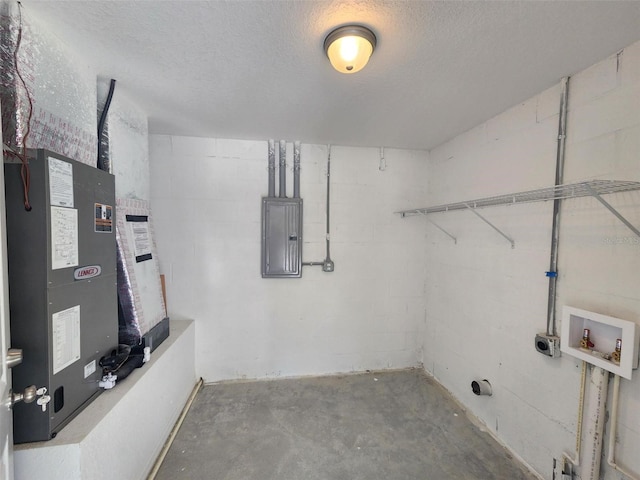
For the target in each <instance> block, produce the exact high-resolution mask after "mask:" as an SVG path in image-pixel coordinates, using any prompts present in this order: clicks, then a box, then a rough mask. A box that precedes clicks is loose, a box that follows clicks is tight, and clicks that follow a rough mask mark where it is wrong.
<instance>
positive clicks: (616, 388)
mask: <svg viewBox="0 0 640 480" xmlns="http://www.w3.org/2000/svg"><path fill="white" fill-rule="evenodd" d="M619 398H620V375H614V377H613V398H612V399H611V402H612V405H611V428H610V432H609V455H608V456H607V463H608V464H609V465H610V466H611V467H613V468H614V469H615V470H616V471H618V472H620V473H622V474H623V475H626V476H627V477H629V478H630V479H631V480H640V479H639V478H638V477H637V476H635V475H633V474H632V473H630V472H628V471H627V470H625V469H624V468H622V467H621V466H620V465H618V464H617V463H616V461H615V458H616V433H617V430H618V400H619Z"/></svg>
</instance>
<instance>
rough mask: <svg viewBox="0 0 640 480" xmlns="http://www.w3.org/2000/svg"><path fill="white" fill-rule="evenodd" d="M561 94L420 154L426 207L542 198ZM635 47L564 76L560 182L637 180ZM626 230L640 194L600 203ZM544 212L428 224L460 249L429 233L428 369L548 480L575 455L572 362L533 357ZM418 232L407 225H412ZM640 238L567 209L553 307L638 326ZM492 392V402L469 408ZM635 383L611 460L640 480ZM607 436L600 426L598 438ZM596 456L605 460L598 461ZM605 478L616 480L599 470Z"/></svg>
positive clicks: (587, 210) (549, 93) (590, 207)
mask: <svg viewBox="0 0 640 480" xmlns="http://www.w3.org/2000/svg"><path fill="white" fill-rule="evenodd" d="M559 101H560V86H559V85H556V86H553V87H552V88H550V89H548V90H546V91H544V92H542V93H541V94H539V95H537V96H535V97H533V98H531V99H529V100H527V101H525V102H523V103H521V104H520V105H517V106H515V107H513V108H512V109H510V110H508V111H506V112H504V113H502V114H500V115H498V116H497V117H495V118H493V119H491V120H489V121H487V122H485V123H483V124H481V125H479V126H477V127H476V128H474V129H472V130H470V131H468V132H466V133H464V134H462V135H459V136H458V137H456V138H454V139H452V140H451V141H449V142H447V143H445V144H443V145H441V146H439V147H437V148H435V149H433V150H432V151H431V152H430V158H429V169H428V173H429V175H428V195H427V198H428V202H427V203H428V204H440V203H447V202H452V201H461V200H469V199H473V198H480V197H485V196H492V195H497V194H503V193H509V192H517V191H523V190H529V189H534V188H538V187H545V186H551V185H553V182H554V174H555V149H556V137H557V124H558V109H559ZM639 138H640V43H636V44H634V45H631V46H629V47H628V48H626V49H624V50H623V51H622V52H620V53H619V54H618V55H614V56H612V57H610V58H607V59H605V60H603V61H602V62H600V63H598V64H596V65H594V66H593V67H591V68H589V69H587V70H585V71H583V72H580V73H578V74H576V75H573V76H572V78H571V82H570V94H569V113H568V131H567V146H566V160H565V162H566V163H565V176H564V179H565V183H570V182H576V181H580V180H585V179H596V178H598V179H599V178H603V179H616V180H634V181H640V161H639V160H640V157H639V155H640V140H638V139H639ZM606 199H607V200H608V201H610V203H612V204H613V205H614V206H615V207H616V208H618V209H619V211H620V212H621V213H623V214H624V215H625V216H627V218H628V220H630V221H631V222H632V223H633V224H635V225H636V226H639V225H640V192H637V191H636V192H630V193H624V194H615V195H609V196H607V198H606ZM551 211H552V203H551V202H546V203H537V204H529V205H519V206H509V207H504V206H503V207H493V208H489V209H484V210H482V212H481V213H482V214H483V215H484V216H486V217H487V219H488V220H490V221H491V222H492V223H494V224H495V225H496V226H499V227H500V228H501V229H503V230H504V231H505V233H507V234H508V235H510V236H511V237H512V238H514V240H515V242H516V246H515V249H511V248H510V245H509V243H508V242H507V241H506V240H505V239H503V238H502V237H501V236H500V235H498V234H497V233H496V232H495V231H493V230H492V229H491V228H490V227H489V226H488V225H486V224H484V223H483V222H482V221H480V220H479V219H478V218H476V217H475V216H474V215H473V214H472V213H471V212H451V213H447V214H442V215H440V214H438V215H434V216H432V217H431V218H432V219H433V220H434V221H436V222H437V223H438V224H439V225H441V226H442V227H444V228H446V229H447V230H448V231H450V232H451V233H453V234H454V235H455V236H457V237H458V242H457V245H456V244H454V243H453V241H451V240H450V239H449V238H448V237H446V236H445V235H443V234H442V233H441V232H439V231H438V230H437V229H435V228H432V227H429V228H428V230H427V238H428V241H427V244H428V247H427V254H426V256H427V265H428V269H429V271H428V274H427V283H426V303H427V322H426V330H425V337H424V338H425V340H424V364H425V368H426V369H427V371H429V372H431V373H432V374H433V375H434V376H435V377H436V378H437V379H438V380H439V381H440V382H442V383H443V384H444V386H445V387H446V388H448V389H449V390H450V391H452V392H453V394H454V395H455V396H456V397H458V398H459V399H460V400H461V401H462V402H463V403H464V404H465V405H466V406H467V407H468V408H469V409H470V411H471V412H473V413H474V414H475V415H477V416H478V417H479V418H480V419H481V420H482V421H483V422H484V423H486V425H487V428H488V429H490V430H491V431H492V432H493V433H494V434H495V435H496V436H497V437H499V438H500V439H501V440H502V441H503V442H504V443H505V444H507V445H508V446H509V447H510V448H511V449H512V450H513V451H514V452H515V453H516V454H517V455H519V456H520V457H521V458H522V459H524V461H525V462H527V463H528V464H529V465H531V466H532V467H533V468H534V469H535V470H536V471H538V472H539V473H540V474H541V475H543V477H544V478H549V479H550V478H552V461H553V458H560V455H561V453H562V451H563V450H566V451H568V452H573V450H574V445H575V432H576V422H577V405H578V394H579V377H580V369H581V363H580V362H579V361H577V360H574V359H573V358H572V357H570V356H567V355H563V356H562V358H560V359H555V360H554V359H550V358H548V357H544V356H542V355H541V354H539V353H537V352H536V351H535V349H534V336H535V334H536V333H537V332H541V331H544V330H545V327H546V309H547V289H548V280H547V278H546V277H545V271H546V270H548V268H549V253H550V242H551ZM408 220H409V221H415V220H416V219H415V218H414V219H408ZM639 254H640V239H639V238H637V237H636V236H635V235H634V234H633V233H632V232H631V231H630V230H628V229H627V228H626V227H625V226H624V225H622V223H620V222H619V220H617V219H616V218H615V217H614V216H613V215H611V213H609V212H608V211H607V210H606V209H605V208H604V207H602V206H601V205H600V204H599V203H598V202H597V201H596V200H595V199H592V198H580V199H572V200H567V201H565V202H564V203H563V207H562V217H561V233H560V250H559V258H560V262H559V268H558V271H559V278H558V297H557V298H558V300H557V304H558V307H559V313H558V318H559V323H558V331H560V319H561V308H562V305H565V304H566V305H571V306H575V307H579V308H584V309H587V310H592V311H595V312H599V313H603V314H607V315H612V316H616V317H619V318H623V319H626V320H630V321H634V322H636V323H639V324H640V291H639V290H638V288H637V286H638V284H639V281H640V255H639ZM484 378H486V379H488V380H489V381H490V382H491V384H492V386H493V391H494V395H493V396H492V397H477V396H475V395H473V393H472V392H471V388H470V383H471V381H472V380H474V379H484ZM639 399H640V374H639V373H638V372H637V371H636V372H635V373H634V378H633V380H632V381H625V380H623V381H622V389H621V402H620V419H619V427H618V428H619V433H618V441H619V444H618V451H617V455H616V456H617V457H618V458H619V459H620V462H621V463H623V464H626V466H627V467H628V468H629V469H631V470H633V471H635V472H640V458H638V456H637V455H634V453H633V452H637V451H638V448H639V447H640V418H639V417H638V415H637V411H638V409H639V408H640V400H639ZM609 429H610V424H609V423H608V424H607V426H606V432H605V435H607V434H608V433H607V432H608V431H609ZM605 450H606V448H605ZM602 471H603V477H601V478H605V479H611V480H613V479H618V478H620V474H619V473H615V472H614V471H613V470H612V469H611V468H610V467H609V466H607V465H606V461H604V462H603V467H602Z"/></svg>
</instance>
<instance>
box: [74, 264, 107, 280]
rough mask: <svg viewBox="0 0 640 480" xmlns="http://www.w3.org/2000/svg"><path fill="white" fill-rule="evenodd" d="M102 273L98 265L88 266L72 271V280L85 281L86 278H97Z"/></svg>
mask: <svg viewBox="0 0 640 480" xmlns="http://www.w3.org/2000/svg"><path fill="white" fill-rule="evenodd" d="M101 273H102V268H101V267H100V265H89V266H88V267H80V268H76V269H75V270H74V271H73V278H75V279H76V280H86V279H88V278H93V277H97V276H98V275H100V274H101Z"/></svg>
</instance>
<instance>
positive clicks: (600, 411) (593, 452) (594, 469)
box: [580, 366, 609, 480]
mask: <svg viewBox="0 0 640 480" xmlns="http://www.w3.org/2000/svg"><path fill="white" fill-rule="evenodd" d="M608 387H609V372H608V371H606V370H605V369H603V368H600V367H595V366H594V367H592V368H591V382H590V383H589V403H588V408H587V441H586V442H584V443H585V445H584V446H585V448H586V455H585V456H584V459H585V462H584V463H583V465H582V468H581V472H580V473H581V475H580V478H581V479H582V480H598V479H599V478H600V460H601V458H602V435H603V433H604V423H605V407H606V404H607V390H608Z"/></svg>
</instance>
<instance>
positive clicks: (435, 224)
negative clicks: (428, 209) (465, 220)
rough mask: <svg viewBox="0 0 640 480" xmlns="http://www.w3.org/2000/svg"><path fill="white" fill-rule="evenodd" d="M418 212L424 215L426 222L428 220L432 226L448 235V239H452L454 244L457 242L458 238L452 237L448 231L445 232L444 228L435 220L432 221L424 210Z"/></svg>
mask: <svg viewBox="0 0 640 480" xmlns="http://www.w3.org/2000/svg"><path fill="white" fill-rule="evenodd" d="M420 214H421V215H422V216H424V218H425V219H426V220H427V222H429V223H430V224H431V225H433V226H434V227H436V228H437V229H438V230H440V231H441V232H442V233H444V234H445V235H446V236H447V237H449V238H450V239H452V240H453V243H454V244H456V245H457V244H458V239H457V238H456V237H454V236H453V235H451V234H450V233H449V232H447V231H446V230H445V229H444V228H442V227H441V226H440V225H438V224H437V223H436V222H434V221H433V220H431V219H430V218H429V217H427V214H426V213H424V212H420Z"/></svg>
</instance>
